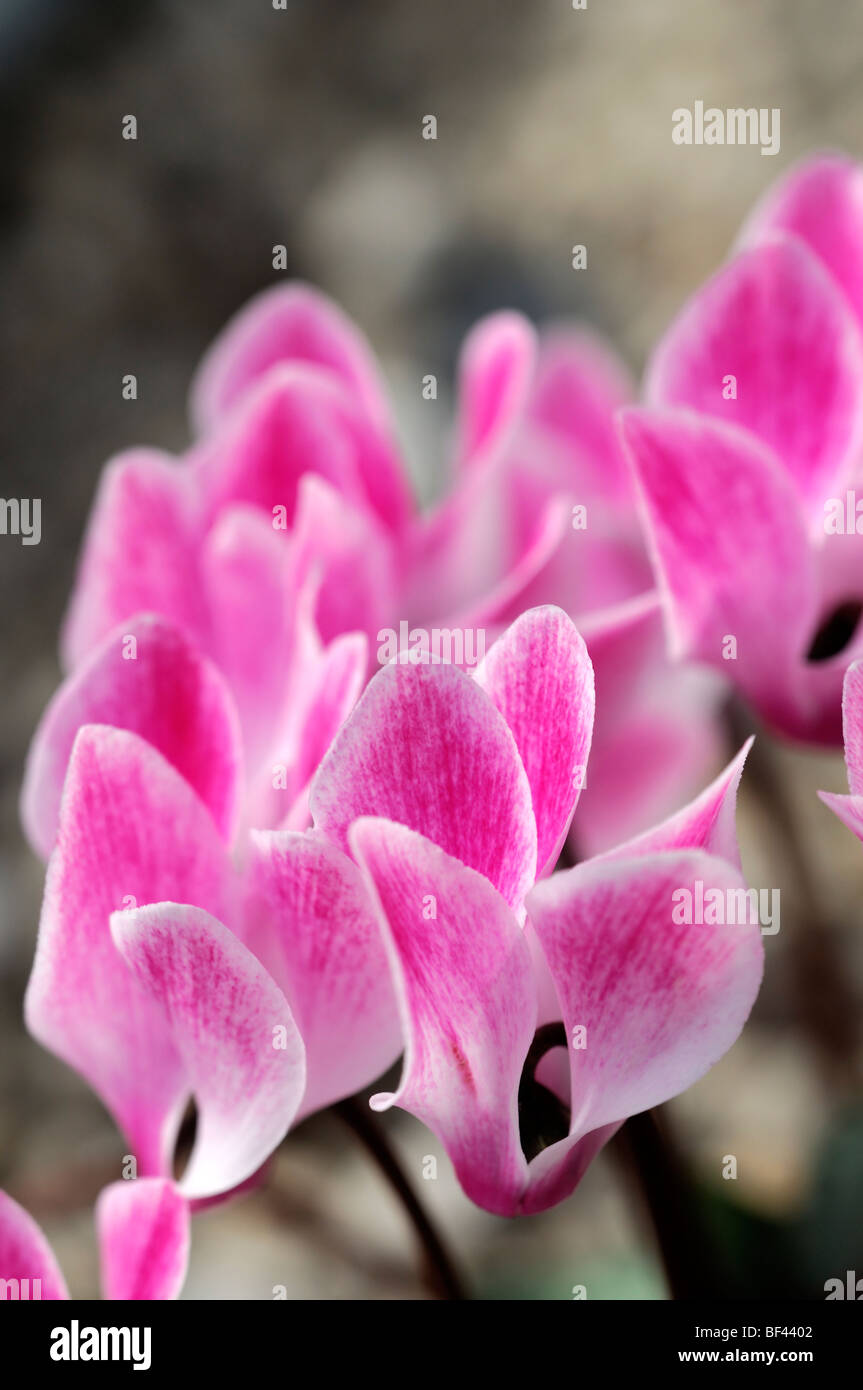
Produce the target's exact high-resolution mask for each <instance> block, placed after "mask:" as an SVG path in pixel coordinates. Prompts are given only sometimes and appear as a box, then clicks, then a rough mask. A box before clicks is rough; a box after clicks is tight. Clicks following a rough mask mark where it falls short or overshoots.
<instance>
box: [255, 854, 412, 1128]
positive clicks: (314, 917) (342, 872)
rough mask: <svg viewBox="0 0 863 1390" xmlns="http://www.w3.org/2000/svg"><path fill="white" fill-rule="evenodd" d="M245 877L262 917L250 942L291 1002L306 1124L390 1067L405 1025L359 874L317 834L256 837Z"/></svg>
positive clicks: (369, 902)
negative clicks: (304, 1078) (302, 1052)
mask: <svg viewBox="0 0 863 1390" xmlns="http://www.w3.org/2000/svg"><path fill="white" fill-rule="evenodd" d="M252 844H253V850H252V856H251V860H250V864H249V877H250V881H251V883H252V885H253V887H254V890H255V892H256V893H257V894H259V895H260V896H261V897H262V898H263V899H264V900H265V902H266V905H267V908H268V913H267V914H266V916H265V917H263V918H262V919H260V920H259V924H258V930H257V932H256V933H255V935H249V936H247V938H246V940H247V941H248V944H249V945H250V946H251V947H252V949H253V950H254V951H255V952H256V954H257V955H258V956H259V958H260V959H261V961H263V963H264V965H265V966H266V967H267V968H268V970H269V971H270V973H271V974H272V976H273V978H274V979H275V980H276V981H277V983H278V984H279V985H280V986H281V988H282V989H283V991H284V993H285V995H286V997H287V999H288V1000H289V1001H290V1005H291V1008H292V1009H293V1012H294V1015H295V1017H296V1020H297V1023H298V1025H299V1028H300V1032H301V1033H302V1036H303V1040H304V1042H305V1045H306V1057H307V1063H308V1074H309V1075H308V1084H307V1086H306V1094H305V1096H304V1098H303V1105H302V1114H303V1115H308V1114H310V1113H311V1112H312V1111H314V1110H320V1109H322V1108H323V1107H324V1106H325V1105H331V1104H333V1102H334V1101H337V1100H342V1099H343V1098H344V1097H345V1096H349V1095H353V1093H354V1092H355V1091H359V1090H362V1088H363V1087H364V1086H367V1085H368V1084H369V1083H370V1082H371V1081H374V1079H375V1078H376V1077H378V1076H380V1075H381V1074H382V1073H383V1072H384V1071H386V1069H387V1068H388V1067H390V1066H392V1064H393V1062H394V1061H395V1060H396V1058H397V1057H398V1055H399V1052H400V1051H401V1047H402V1037H401V1024H400V1020H399V1016H398V1010H397V1008H396V1001H395V994H394V991H393V986H392V981H391V979H390V969H389V963H388V961H387V958H386V954H385V952H384V948H383V943H382V941H381V936H380V931H379V928H378V924H377V920H376V918H375V914H374V909H373V906H372V903H371V900H370V898H369V895H368V893H367V891H366V888H365V885H364V883H363V881H362V878H361V876H360V872H359V870H358V869H357V867H356V865H355V864H354V863H353V862H352V861H351V860H350V859H348V858H347V856H346V855H344V854H342V852H341V850H339V849H336V847H335V846H334V845H331V844H330V843H329V842H328V841H327V840H324V839H322V838H320V837H318V836H316V835H314V834H305V835H298V834H291V833H284V832H273V831H255V832H253V833H252Z"/></svg>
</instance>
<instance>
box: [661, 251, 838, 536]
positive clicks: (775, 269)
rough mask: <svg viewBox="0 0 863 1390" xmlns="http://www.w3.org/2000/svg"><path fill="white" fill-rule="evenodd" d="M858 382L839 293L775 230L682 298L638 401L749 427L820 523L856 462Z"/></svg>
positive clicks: (807, 253)
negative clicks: (831, 494)
mask: <svg viewBox="0 0 863 1390" xmlns="http://www.w3.org/2000/svg"><path fill="white" fill-rule="evenodd" d="M730 378H733V381H734V395H733V396H732V394H731V386H730ZM861 383H863V344H861V338H860V332H859V329H858V327H857V324H856V322H855V321H854V318H853V316H852V314H851V311H850V309H849V307H848V304H847V302H846V300H845V299H844V297H843V295H842V293H841V291H840V290H839V289H838V288H837V286H836V284H835V283H834V281H833V280H832V278H831V277H830V276H829V274H828V273H827V271H826V270H825V269H824V267H823V266H822V265H821V263H820V262H819V261H818V260H817V259H816V257H815V256H814V255H813V254H812V253H811V252H810V251H809V250H808V248H807V247H806V246H804V244H803V243H802V242H800V241H798V240H797V239H796V238H795V237H777V238H774V239H773V240H771V241H769V242H765V243H763V244H761V245H759V246H757V247H755V248H753V249H752V250H748V251H744V252H742V253H741V254H740V255H738V256H736V257H735V258H734V260H732V261H731V262H730V264H729V265H727V266H725V267H724V268H723V269H722V270H720V271H719V272H718V273H717V274H716V275H715V276H714V277H713V279H712V280H710V281H708V283H707V284H706V285H705V286H704V287H703V288H702V289H701V290H699V292H698V293H697V294H696V295H695V297H694V298H693V299H692V300H690V302H689V304H688V305H687V306H686V308H685V309H684V310H683V311H682V313H681V314H680V315H679V317H678V319H677V320H676V322H675V323H674V324H673V325H672V326H671V328H670V329H669V330H668V332H667V333H666V335H665V337H664V338H663V340H662V342H661V343H660V344H659V347H658V348H657V350H656V352H655V353H654V356H653V359H652V361H651V363H650V367H649V370H648V376H647V399H648V402H649V403H650V404H653V405H666V406H690V407H692V408H693V409H695V410H698V411H701V412H704V413H705V414H707V415H711V416H714V417H716V418H718V419H721V420H722V421H724V422H725V423H728V424H734V425H738V426H743V427H744V428H746V429H748V430H751V431H752V432H753V433H754V434H755V435H757V436H758V438H759V439H760V440H761V441H762V442H763V443H764V444H766V445H767V446H768V448H770V449H772V450H774V451H775V453H776V454H777V455H778V457H779V458H780V459H781V460H782V463H783V465H784V466H785V467H786V468H787V470H788V472H789V474H790V476H791V478H793V479H794V481H795V483H796V484H797V487H798V488H799V490H800V493H801V496H802V497H803V499H804V502H805V503H806V505H807V507H808V508H812V509H814V510H815V512H816V513H817V517H816V520H817V521H818V522H819V523H820V520H821V506H822V503H823V501H824V498H825V496H827V494H828V493H829V492H830V491H831V490H832V489H834V488H835V487H836V486H838V485H839V484H840V483H841V481H842V480H843V477H844V475H845V474H846V473H847V471H848V469H849V468H850V466H851V465H852V463H854V462H856V455H857V452H858V450H859V447H860V442H861V430H863V387H861ZM726 388H727V389H726ZM726 397H728V398H727V399H726Z"/></svg>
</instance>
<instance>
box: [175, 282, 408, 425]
mask: <svg viewBox="0 0 863 1390" xmlns="http://www.w3.org/2000/svg"><path fill="white" fill-rule="evenodd" d="M281 362H305V363H309V364H311V365H313V366H315V367H318V368H323V369H325V370H326V372H327V373H331V374H333V375H334V376H335V377H336V378H337V380H338V381H339V382H340V383H341V385H342V386H343V387H344V388H345V389H346V390H348V391H349V392H350V393H351V394H352V395H354V396H356V398H357V400H358V401H359V402H360V403H361V404H362V406H363V408H364V409H365V410H366V411H367V412H368V414H369V416H370V417H371V418H372V419H373V420H376V421H377V423H378V424H379V425H380V426H382V427H386V426H387V425H388V422H389V410H388V407H387V404H386V399H385V394H384V389H383V385H382V383H381V381H380V377H379V374H378V369H377V364H376V362H375V359H374V355H373V353H372V351H371V349H370V347H369V345H368V343H367V342H366V340H365V338H364V337H363V335H362V334H361V333H360V332H359V330H358V329H357V327H356V326H355V324H353V323H352V322H351V321H350V319H349V318H347V317H346V315H345V314H343V313H342V311H341V309H339V308H338V306H337V305H336V304H334V303H333V301H332V300H330V299H328V298H327V297H326V296H325V295H323V294H320V293H319V292H318V291H317V290H315V289H312V288H311V286H309V285H303V284H299V283H294V284H290V285H285V286H282V285H278V286H274V287H273V288H271V289H268V290H264V291H263V292H262V293H261V294H258V295H256V296H255V298H254V299H252V300H250V302H249V303H248V304H246V305H245V306H244V308H242V309H241V310H240V312H239V313H238V314H236V315H235V316H234V318H232V319H231V321H230V322H229V323H228V324H227V326H226V327H225V328H223V329H222V332H221V333H220V334H219V336H218V337H217V338H216V340H215V342H214V343H213V344H212V346H211V347H210V348H209V350H208V352H207V353H206V355H205V356H204V358H203V360H202V362H201V365H200V366H199V368H198V371H197V374H196V376H195V380H194V383H193V386H192V400H191V408H192V417H193V420H194V422H195V424H196V426H197V428H198V430H200V431H201V432H204V431H207V430H210V429H212V428H213V427H214V426H215V425H217V424H218V423H219V422H220V421H221V419H222V417H223V416H224V415H225V413H226V411H228V410H230V408H231V406H232V405H234V404H235V402H236V401H237V400H238V399H239V398H240V397H241V396H242V395H244V394H245V393H246V392H247V391H248V389H249V387H250V386H252V385H253V384H254V383H255V382H256V381H258V380H259V379H260V377H262V376H264V375H265V374H266V372H267V371H268V370H269V369H270V368H271V367H273V366H275V365H276V364H277V363H281Z"/></svg>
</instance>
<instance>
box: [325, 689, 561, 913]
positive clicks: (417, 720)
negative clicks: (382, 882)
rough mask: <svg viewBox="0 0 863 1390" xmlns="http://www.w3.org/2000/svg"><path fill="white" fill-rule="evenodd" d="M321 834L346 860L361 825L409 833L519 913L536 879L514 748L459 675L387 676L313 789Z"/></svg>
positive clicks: (366, 696)
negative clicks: (381, 822)
mask: <svg viewBox="0 0 863 1390" xmlns="http://www.w3.org/2000/svg"><path fill="white" fill-rule="evenodd" d="M310 803H311V810H312V815H313V816H314V820H315V825H316V827H317V828H318V829H319V830H322V831H323V832H324V834H326V835H327V836H328V837H329V838H330V839H331V840H332V841H333V842H334V843H335V844H337V845H338V846H339V847H340V848H341V849H343V850H345V851H347V848H348V839H347V832H348V827H349V826H350V824H351V822H352V821H354V820H356V819H357V817H358V816H366V815H376V816H384V817H387V818H388V819H391V820H395V821H398V822H400V823H401V824H403V825H407V826H410V827H411V829H413V830H417V831H419V832H420V833H421V834H423V835H425V836H426V837H427V838H428V839H430V840H433V841H434V843H435V844H437V845H440V847H441V848H442V849H445V850H446V851H447V853H448V854H452V855H455V856H456V857H457V858H459V859H461V860H462V862H463V863H465V864H467V865H469V866H470V867H471V868H472V869H476V870H477V872H478V873H482V874H485V876H486V878H488V879H489V880H490V881H491V882H492V883H493V884H494V885H495V887H496V888H497V889H498V890H499V892H500V893H501V894H502V895H503V897H504V898H505V899H506V900H507V902H508V903H509V904H510V905H511V906H512V907H517V906H518V905H519V904H520V903H521V900H522V898H523V897H524V894H525V893H526V892H527V890H528V888H529V887H530V885H531V884H532V883H533V881H534V878H535V875H536V822H535V820H534V815H533V809H532V805H531V796H530V785H529V783H528V780H527V775H526V773H525V770H524V767H523V765H522V762H521V759H520V758H519V755H518V750H517V748H516V745H515V740H514V739H513V736H512V734H511V733H510V731H509V729H508V728H507V726H506V724H505V723H504V720H503V719H502V717H501V715H500V714H499V713H498V712H497V710H496V709H495V707H494V705H493V704H492V702H491V700H490V699H489V698H488V696H487V695H486V694H485V692H484V691H482V690H480V688H479V686H478V685H477V684H476V682H475V681H474V680H472V679H471V677H470V676H466V675H465V674H464V673H463V672H461V671H459V670H458V669H457V668H456V667H455V666H448V665H419V666H413V665H401V664H394V665H391V666H385V667H383V669H382V670H380V671H379V672H378V673H377V675H376V676H374V677H373V678H372V680H371V681H370V682H369V684H368V686H367V687H366V689H365V691H364V692H363V694H362V696H361V698H360V700H359V702H358V704H357V706H356V709H355V710H354V712H353V714H352V715H351V716H350V718H349V719H348V720H347V721H346V723H345V724H343V725H342V728H341V729H340V730H339V733H338V734H337V735H336V739H335V742H334V743H333V745H332V747H331V749H330V751H329V753H328V754H327V756H326V757H325V758H324V760H323V762H322V763H321V766H320V768H319V770H318V774H317V776H316V778H315V781H314V783H313V784H312V791H311V797H310Z"/></svg>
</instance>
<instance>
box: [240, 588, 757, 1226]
mask: <svg viewBox="0 0 863 1390" xmlns="http://www.w3.org/2000/svg"><path fill="white" fill-rule="evenodd" d="M592 724H593V681H592V672H591V667H590V661H589V658H588V656H587V653H586V649H585V646H584V643H583V642H582V640H581V638H580V637H579V636H578V633H577V632H576V630H575V628H574V627H573V625H572V623H571V622H570V621H569V619H568V618H567V617H566V616H565V615H564V614H563V613H562V612H561V611H560V610H557V609H553V608H543V609H538V610H532V611H531V612H529V613H526V614H524V615H523V616H522V617H521V618H520V619H519V620H518V621H517V622H516V623H515V624H513V626H512V627H511V628H509V629H508V630H507V632H506V633H505V634H504V636H503V637H502V638H501V639H500V640H499V641H498V642H497V643H496V644H495V645H494V646H493V647H492V649H491V651H490V652H489V653H488V655H487V657H486V660H485V662H484V663H483V665H482V666H481V667H480V668H479V670H478V672H477V674H476V678H475V679H472V678H471V677H470V676H468V675H467V674H465V673H463V672H461V671H459V670H458V669H456V668H455V667H453V666H447V665H435V664H428V665H419V666H411V665H399V664H393V665H391V666H389V667H387V668H385V669H384V670H382V671H381V672H380V673H379V674H378V675H377V676H375V677H374V678H373V679H372V681H371V682H370V684H369V686H368V687H367V689H366V691H365V692H364V694H363V695H362V696H361V698H360V700H359V702H358V704H357V707H356V709H355V710H354V712H353V713H352V714H351V715H350V716H349V718H348V720H347V721H346V723H345V725H344V726H343V728H342V729H341V731H340V733H339V734H338V736H337V737H336V740H335V743H334V744H333V747H332V748H331V749H330V751H329V753H328V754H327V756H326V757H325V759H324V761H323V763H322V765H321V768H320V770H319V772H318V774H317V777H316V778H315V781H314V783H313V786H312V792H311V798H310V800H311V807H312V812H313V815H314V819H315V828H316V831H317V832H318V833H322V834H324V835H326V836H327V837H328V838H329V839H331V840H332V841H333V842H334V843H335V844H336V845H337V846H338V847H339V848H340V849H343V850H345V849H346V850H348V851H350V852H351V853H352V854H353V856H354V857H355V859H356V860H357V862H358V863H359V865H360V866H361V868H362V870H363V873H364V874H365V876H366V880H367V883H368V885H369V888H370V891H371V892H372V895H373V897H374V900H375V902H376V905H377V909H378V912H379V916H380V922H381V926H382V928H383V931H384V936H385V940H386V944H387V949H388V952H389V955H390V960H391V964H392V967H393V970H394V973H395V977H396V981H397V988H398V994H399V1002H400V1007H401V1015H402V1024H403V1028H404V1034H405V1061H404V1072H403V1077H402V1081H401V1084H400V1087H399V1090H398V1092H397V1093H396V1094H395V1095H382V1096H378V1097H377V1098H376V1100H375V1101H374V1104H375V1105H376V1107H377V1108H379V1109H385V1108H386V1107H387V1106H389V1105H391V1104H394V1103H397V1104H399V1105H401V1106H403V1107H404V1108H405V1109H407V1110H410V1111H411V1112H412V1113H414V1114H415V1115H417V1116H418V1117H419V1118H420V1119H421V1120H422V1121H423V1122H424V1123H426V1124H427V1125H428V1126H429V1127H430V1128H431V1129H432V1130H433V1131H434V1132H435V1133H436V1134H437V1135H438V1136H439V1138H440V1139H441V1142H442V1143H443V1144H444V1146H445V1148H446V1149H447V1152H448V1153H449V1155H450V1157H451V1159H452V1161H453V1164H454V1166H455V1169H456V1173H457V1175H458V1177H459V1180H460V1182H461V1184H462V1186H463V1188H464V1190H465V1192H466V1193H467V1194H468V1195H469V1196H470V1197H471V1198H472V1199H473V1200H474V1201H476V1202H477V1203H478V1204H479V1205H481V1206H484V1207H486V1208H487V1209H489V1210H491V1211H494V1212H498V1213H500V1214H505V1215H514V1214H516V1213H518V1212H526V1211H536V1210H541V1209H543V1208H545V1207H548V1206H551V1205H553V1204H554V1203H556V1202H558V1201H560V1200H561V1199H562V1198H563V1197H565V1196H566V1195H568V1193H569V1192H571V1191H572V1189H573V1188H574V1186H575V1185H576V1183H577V1182H578V1180H579V1178H580V1177H581V1175H582V1173H583V1172H584V1170H585V1168H586V1167H587V1164H588V1163H589V1162H590V1160H591V1158H592V1157H593V1156H594V1154H595V1153H596V1152H597V1150H598V1149H599V1148H600V1147H601V1146H602V1144H603V1143H604V1142H605V1141H606V1140H607V1139H608V1138H609V1137H610V1136H611V1134H612V1133H613V1132H614V1130H615V1129H616V1128H617V1127H618V1126H619V1125H620V1124H621V1123H622V1121H623V1120H624V1119H625V1118H626V1117H627V1116H628V1115H631V1114H634V1113H636V1112H638V1111H641V1110H644V1109H646V1108H648V1107H649V1106H652V1105H655V1104H658V1103H659V1102H660V1101H662V1100H665V1099H667V1098H668V1097H669V1096H672V1095H675V1094H677V1092H679V1091H681V1090H683V1089H684V1088H685V1087H686V1086H688V1085H690V1084H691V1082H693V1081H694V1080H695V1079H696V1078H697V1077H699V1076H700V1075H702V1074H703V1073H704V1072H705V1071H706V1070H707V1069H708V1068H709V1067H710V1066H711V1065H712V1064H713V1063H714V1062H715V1061H716V1060H717V1059H718V1058H719V1057H720V1056H721V1055H722V1053H723V1052H724V1051H726V1049H727V1048H728V1047H730V1046H731V1044H732V1042H733V1041H734V1040H735V1039H736V1037H737V1036H738V1034H739V1032H740V1030H741V1028H742V1026H743V1023H744V1021H745V1019H746V1017H747V1015H748V1012H749V1009H750V1007H751V1005H752V1002H753V1000H754V998H755V995H756V993H757V990H758V985H759V982H760V977H761V969H762V948H761V941H760V934H759V931H758V928H757V927H753V926H752V925H749V926H745V925H743V926H726V925H714V926H711V925H709V924H708V925H698V924H697V922H696V924H695V925H693V919H692V918H691V917H690V918H689V920H688V921H687V920H685V918H683V917H680V916H675V913H674V903H675V900H676V899H675V897H674V895H675V894H679V893H680V892H681V891H682V892H683V893H689V894H692V895H695V896H696V897H697V895H698V892H699V891H700V892H701V894H702V896H704V895H706V896H707V897H708V898H709V896H710V895H711V894H717V895H718V896H719V897H723V899H724V895H726V894H729V893H736V892H738V891H740V889H741V888H742V887H743V880H742V878H741V875H740V869H739V857H738V852H737V846H736V838H735V833H734V819H733V818H734V796H735V792H736V785H737V780H738V778H739V775H740V769H741V767H742V760H743V756H744V755H745V754H741V756H740V757H738V759H736V760H735V763H733V764H732V765H731V766H730V767H729V768H728V769H726V771H725V773H723V774H722V776H721V777H720V778H719V779H718V780H717V782H715V783H714V784H713V786H711V787H710V788H709V789H708V790H707V791H706V792H705V793H703V795H702V796H701V797H700V798H699V799H698V800H697V801H696V802H695V803H693V804H692V805H691V806H689V807H687V808H686V809H685V810H684V811H682V812H680V813H678V815H677V816H675V817H673V818H672V819H671V820H670V821H668V822H666V823H665V824H663V825H662V826H660V827H659V828H658V829H656V830H655V831H652V832H650V833H648V834H647V835H644V836H642V837H640V838H639V839H637V840H635V841H632V842H630V843H629V844H628V845H626V846H624V847H623V848H622V849H620V850H618V851H615V852H613V853H612V854H609V855H606V856H603V857H601V858H598V859H594V860H591V861H589V862H587V863H585V864H583V865H581V866H579V867H577V868H575V869H573V870H571V871H569V872H565V873H555V874H554V875H553V876H552V877H551V878H547V879H545V880H543V881H540V882H537V880H538V879H539V878H540V876H541V875H542V874H543V873H544V872H547V871H548V869H549V868H550V867H551V866H552V865H553V864H554V862H555V859H556V855H557V849H558V847H559V845H560V843H561V842H562V839H563V837H564V836H565V834H566V832H567V827H568V824H569V820H570V818H571V816H572V814H573V810H574V808H575V804H576V801H577V799H578V790H579V786H580V781H581V772H582V771H583V768H584V766H585V764H586V761H587V754H588V749H589V746H590V736H591V730H592ZM261 838H262V840H264V842H265V843H266V840H267V838H269V841H270V843H273V844H277V843H278V838H279V837H278V835H275V836H270V837H261ZM699 884H700V890H699V887H698V885H699ZM707 920H708V923H709V922H710V921H711V920H712V919H710V918H708V919H707ZM718 920H720V921H722V922H724V921H725V920H726V919H725V917H724V916H723V917H722V918H721V919H718ZM549 1023H558V1024H561V1025H562V1028H561V1029H559V1030H555V1031H553V1033H552V1034H551V1035H550V1036H551V1038H552V1041H549V1042H545V1043H541V1044H540V1046H539V1048H538V1050H537V1040H538V1039H540V1037H541V1035H540V1034H538V1033H537V1027H538V1025H540V1026H543V1027H544V1026H546V1025H548V1024H549ZM545 1036H546V1037H548V1036H549V1035H548V1034H546V1035H545ZM558 1041H562V1043H563V1047H560V1046H558V1045H557V1043H558ZM537 1066H539V1072H538V1073H537V1074H536V1075H535V1073H536V1068H537Z"/></svg>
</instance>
